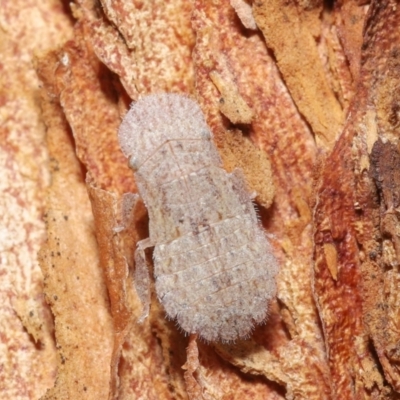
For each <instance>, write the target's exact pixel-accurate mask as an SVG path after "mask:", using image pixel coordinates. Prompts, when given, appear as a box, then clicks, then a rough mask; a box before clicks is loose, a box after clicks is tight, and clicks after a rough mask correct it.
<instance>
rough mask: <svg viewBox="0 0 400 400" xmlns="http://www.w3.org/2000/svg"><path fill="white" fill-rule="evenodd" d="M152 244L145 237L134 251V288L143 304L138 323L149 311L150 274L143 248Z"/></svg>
mask: <svg viewBox="0 0 400 400" xmlns="http://www.w3.org/2000/svg"><path fill="white" fill-rule="evenodd" d="M153 246H154V244H153V243H151V241H150V238H147V239H144V240H141V241H140V242H138V243H137V249H136V252H135V274H134V278H135V288H136V292H137V294H138V296H139V299H140V301H141V302H142V305H143V311H142V315H141V316H140V318H139V320H138V322H139V323H142V322H143V321H144V320H145V319H146V318H147V317H148V316H149V311H150V299H151V295H150V274H149V268H148V265H147V262H146V254H145V250H146V249H147V248H149V247H153Z"/></svg>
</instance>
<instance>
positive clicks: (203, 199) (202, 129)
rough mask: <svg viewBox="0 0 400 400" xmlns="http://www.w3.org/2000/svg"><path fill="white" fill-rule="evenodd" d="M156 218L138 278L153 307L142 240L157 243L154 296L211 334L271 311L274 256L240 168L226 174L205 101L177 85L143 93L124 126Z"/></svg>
mask: <svg viewBox="0 0 400 400" xmlns="http://www.w3.org/2000/svg"><path fill="white" fill-rule="evenodd" d="M119 141H120V145H121V148H122V151H123V152H124V154H125V155H126V156H127V157H129V163H130V166H131V167H132V169H133V170H134V171H135V178H136V183H137V186H138V189H139V193H140V195H141V196H142V198H143V200H144V202H145V204H146V207H147V210H148V213H149V220H150V226H149V231H150V237H149V238H148V239H145V240H143V241H140V242H139V243H138V248H137V250H136V255H135V262H136V272H135V285H136V289H137V292H138V294H139V297H140V299H141V301H142V302H143V305H144V312H143V315H142V318H141V319H143V318H145V317H146V316H147V315H148V311H149V302H150V294H149V292H150V291H149V273H148V269H147V265H146V262H145V257H144V250H145V249H146V248H148V247H152V246H154V253H153V257H154V276H155V287H156V292H157V296H158V298H159V300H160V302H161V303H162V304H163V306H164V308H165V310H166V312H167V314H168V316H169V317H170V318H176V320H177V322H178V323H179V325H180V326H181V327H182V328H183V329H184V330H185V331H186V332H188V333H198V334H199V336H201V337H203V338H204V339H206V340H222V341H231V340H234V339H236V338H238V337H241V338H242V337H246V336H248V334H249V333H250V332H251V330H252V328H253V326H254V323H260V322H262V321H263V320H264V319H265V318H266V315H267V310H268V303H269V300H270V299H271V298H272V297H273V296H274V295H275V291H276V285H275V275H276V273H277V270H278V268H277V262H276V259H275V257H274V256H273V255H272V251H271V247H270V244H269V242H268V240H267V238H266V236H265V233H264V231H263V229H262V227H261V226H260V224H259V222H258V220H257V215H256V212H255V209H254V206H253V203H252V201H251V198H250V196H249V194H248V192H247V191H246V188H245V184H244V179H243V177H242V175H241V173H240V171H235V172H234V173H232V174H228V173H227V172H226V171H225V170H224V169H223V168H222V163H221V159H220V157H219V155H218V152H217V150H216V148H215V146H214V144H213V142H212V140H211V132H210V129H209V128H208V126H207V124H206V122H205V119H204V116H203V114H202V111H201V109H200V107H199V105H198V104H197V103H196V102H194V101H193V100H191V99H189V98H188V97H185V96H183V95H178V94H165V93H164V94H155V95H149V96H146V97H142V98H141V99H140V100H138V101H137V102H136V103H134V104H133V105H132V108H131V109H130V111H129V112H128V113H127V114H126V116H125V118H124V120H123V121H122V124H121V126H120V128H119Z"/></svg>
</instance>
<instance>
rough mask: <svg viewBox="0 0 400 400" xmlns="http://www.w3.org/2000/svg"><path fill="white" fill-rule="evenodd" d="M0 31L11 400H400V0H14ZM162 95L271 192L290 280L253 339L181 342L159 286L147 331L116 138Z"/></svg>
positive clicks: (261, 196) (139, 207)
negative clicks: (182, 103)
mask: <svg viewBox="0 0 400 400" xmlns="http://www.w3.org/2000/svg"><path fill="white" fill-rule="evenodd" d="M0 26H1V33H0V37H1V40H0V43H1V45H0V54H1V61H0V66H1V71H2V73H1V76H0V133H1V138H2V140H1V142H0V160H1V161H2V162H1V166H2V171H1V172H2V174H1V179H0V181H1V182H2V189H3V190H2V196H1V199H0V209H1V211H0V214H1V215H2V218H1V224H0V249H1V253H0V254H1V261H0V276H1V278H0V299H1V324H0V336H1V342H0V343H1V351H0V393H1V398H4V399H13V400H14V399H46V400H50V399H78V398H79V399H83V398H84V399H93V400H98V399H121V400H123V399H136V398H137V399H236V398H237V399H245V398H246V399H247V398H252V399H266V398H267V399H296V400H297V399H318V400H319V399H338V400H339V399H340V400H341V399H346V400H347V399H361V398H363V399H397V398H400V367H399V366H400V345H399V343H400V311H399V310H400V296H399V285H400V275H399V265H400V264H399V263H400V228H399V226H400V215H399V210H400V173H399V168H400V149H399V133H400V107H399V104H400V30H399V26H400V2H399V1H396V0H384V1H383V0H371V1H365V0H362V1H361V0H337V1H333V2H323V1H322V0H298V1H294V0H289V1H283V0H253V1H250V0H238V1H236V0H235V1H229V0H215V1H212V2H211V1H208V0H193V1H185V0H171V1H168V2H165V1H163V0H151V1H146V2H143V1H139V0H131V1H124V0H114V1H111V0H101V1H100V0H75V2H73V3H70V4H67V3H66V2H62V1H61V0H44V1H41V2H35V1H32V0H28V1H26V0H24V1H22V0H16V1H15V0H12V1H11V0H3V1H2V3H1V10H0ZM157 92H176V93H184V94H186V95H189V96H191V97H192V98H194V99H195V100H197V102H198V103H199V104H200V106H201V108H202V111H203V112H204V114H205V117H206V120H207V123H208V125H209V126H210V128H211V130H212V132H213V136H214V140H215V144H216V146H217V148H218V151H219V153H220V155H221V158H222V160H223V163H224V168H225V169H226V170H227V171H228V172H231V171H233V170H234V169H235V168H238V167H239V168H241V169H242V170H243V173H244V176H245V179H246V183H247V186H248V189H249V191H250V192H253V193H254V195H255V196H256V197H255V201H256V203H257V204H258V205H259V214H260V220H261V222H262V224H263V226H264V228H265V230H266V232H267V233H268V234H269V239H270V241H271V243H272V247H273V252H274V255H275V257H276V259H277V260H278V264H279V273H278V277H277V282H276V283H277V288H278V290H277V297H276V299H274V300H273V301H272V304H271V307H270V309H269V311H268V315H269V316H268V319H267V321H266V322H265V324H263V325H261V326H259V327H257V328H256V329H255V331H254V332H253V333H252V335H251V337H250V338H249V339H248V340H237V341H236V342H234V343H229V344H221V343H219V342H209V343H204V341H202V340H200V339H199V338H198V337H196V336H195V335H192V336H190V337H185V335H184V333H183V332H181V331H180V330H179V328H178V327H177V326H176V324H175V321H170V320H168V319H166V318H165V312H164V310H163V308H162V305H161V304H160V303H159V302H158V300H157V298H156V296H155V294H154V290H153V289H152V290H153V293H152V301H151V311H150V316H149V318H148V319H147V320H146V321H145V322H144V323H143V324H138V323H137V319H138V318H139V316H140V314H141V304H140V301H139V298H138V296H137V294H136V292H135V290H134V285H133V271H134V269H135V265H134V256H133V255H134V252H135V247H136V243H137V242H138V241H139V240H142V239H144V238H146V237H148V220H147V214H146V209H145V207H144V205H143V203H142V201H141V199H140V198H138V197H137V196H136V193H137V189H136V183H135V181H134V178H133V174H132V172H131V171H130V170H129V168H128V165H127V160H126V159H125V157H124V155H123V154H122V152H121V150H120V148H119V145H118V141H117V130H118V126H119V124H120V122H121V119H122V117H123V116H124V115H125V113H126V110H127V108H128V106H129V104H130V102H131V101H136V100H137V99H138V98H139V97H140V96H142V95H145V94H149V93H157ZM127 193H131V194H127ZM147 256H148V257H147V258H148V263H149V265H150V268H151V256H152V254H151V251H149V252H148V254H147Z"/></svg>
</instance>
